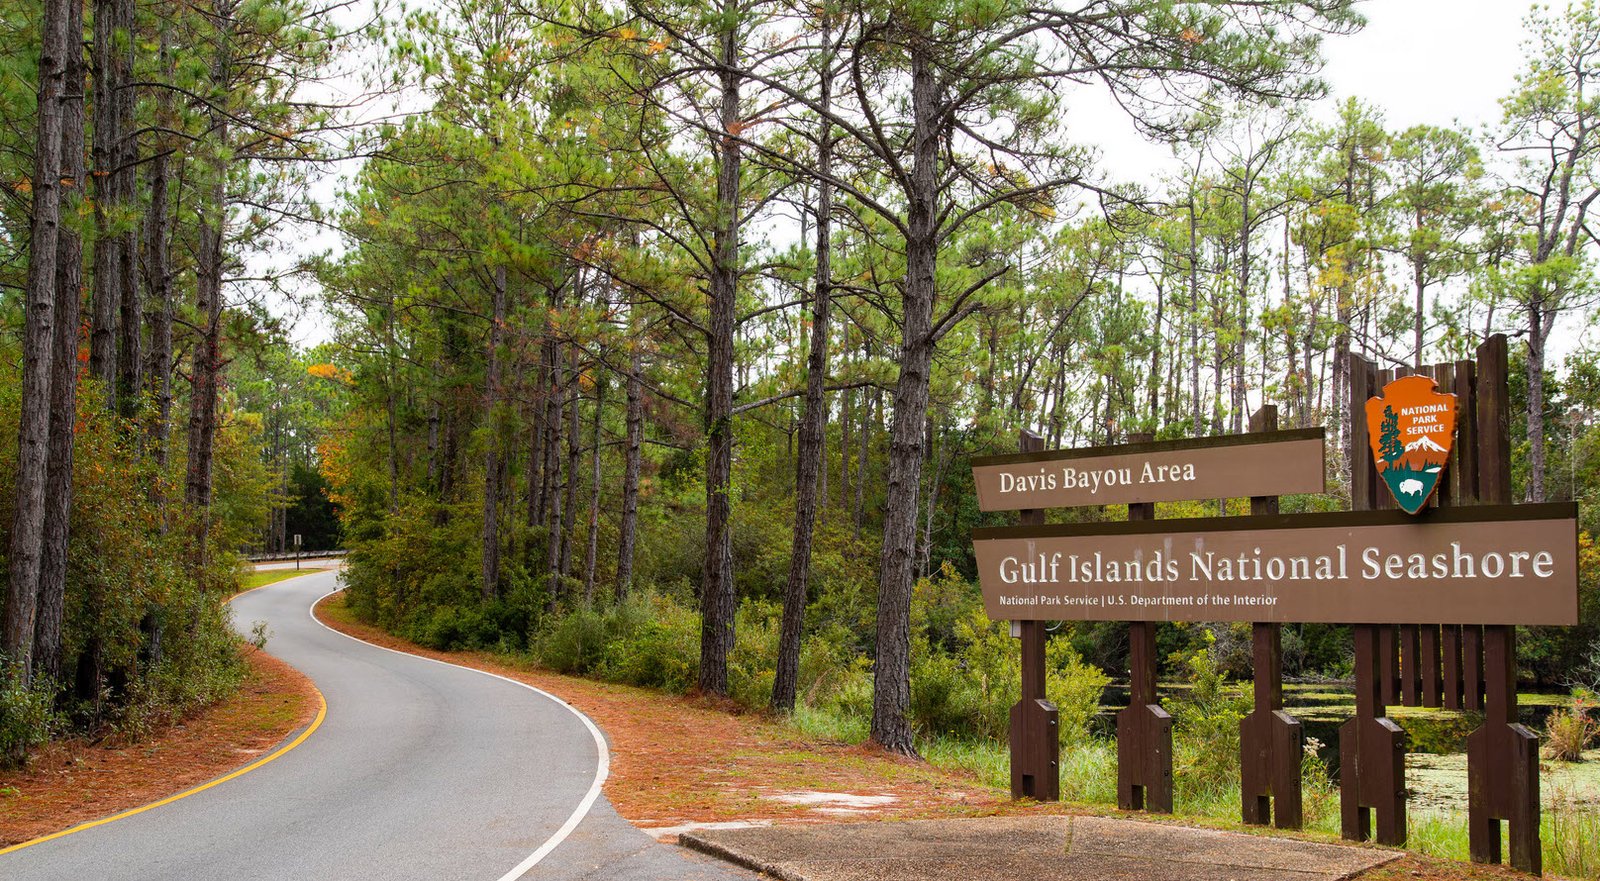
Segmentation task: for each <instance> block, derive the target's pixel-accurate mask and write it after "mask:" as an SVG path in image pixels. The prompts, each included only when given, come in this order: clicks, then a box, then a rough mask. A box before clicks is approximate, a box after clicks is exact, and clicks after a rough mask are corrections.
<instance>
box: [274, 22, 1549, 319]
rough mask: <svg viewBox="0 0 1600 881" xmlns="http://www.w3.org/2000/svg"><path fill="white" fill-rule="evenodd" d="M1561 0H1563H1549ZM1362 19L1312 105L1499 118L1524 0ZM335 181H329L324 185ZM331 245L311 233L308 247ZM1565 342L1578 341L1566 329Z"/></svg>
mask: <svg viewBox="0 0 1600 881" xmlns="http://www.w3.org/2000/svg"><path fill="white" fill-rule="evenodd" d="M1550 5H1553V6H1556V7H1561V6H1563V5H1564V3H1563V0H1555V2H1554V3H1552V4H1550ZM1359 8H1360V9H1361V10H1362V12H1363V13H1364V14H1365V15H1366V17H1367V20H1368V24H1367V27H1366V28H1365V29H1363V30H1362V31H1361V32H1359V33H1357V34H1355V35H1354V36H1349V37H1333V38H1329V39H1328V40H1326V41H1325V44H1324V56H1325V57H1326V59H1327V65H1326V67H1325V68H1324V71H1323V76H1324V79H1326V80H1327V82H1328V83H1329V85H1330V87H1331V89H1332V93H1333V94H1332V95H1331V97H1330V98H1329V99H1328V100H1326V101H1324V102H1322V105H1323V106H1321V107H1320V108H1318V109H1317V112H1318V114H1319V115H1326V114H1327V113H1328V112H1329V111H1330V110H1331V108H1332V107H1333V106H1334V104H1335V102H1338V101H1342V100H1343V99H1344V98H1346V97H1350V96H1355V97H1359V98H1362V99H1364V100H1366V101H1367V102H1369V103H1371V104H1373V105H1375V106H1377V107H1378V108H1380V109H1381V110H1382V112H1383V114H1384V117H1385V122H1386V124H1387V125H1388V127H1389V128H1391V129H1401V128H1405V127H1408V126H1411V125H1416V124H1419V123H1430V124H1434V125H1448V124H1451V123H1454V122H1459V123H1461V124H1464V125H1467V126H1470V127H1472V128H1474V129H1478V128H1482V127H1483V126H1485V125H1489V124H1493V123H1495V122H1497V121H1498V120H1499V116H1500V107H1499V103H1498V101H1499V98H1500V97H1501V96H1502V95H1504V94H1505V93H1506V92H1508V91H1509V90H1510V88H1511V86H1512V83H1513V79H1514V77H1515V75H1516V73H1517V71H1518V70H1519V69H1520V68H1521V66H1522V61H1521V59H1522V42H1523V39H1524V32H1523V27H1522V19H1523V17H1524V16H1525V15H1526V14H1527V12H1528V10H1529V8H1530V4H1528V3H1525V2H1521V0H1367V2H1362V3H1360V4H1359ZM1071 112H1072V113H1073V114H1075V118H1074V119H1073V120H1072V125H1071V132H1072V137H1073V139H1074V140H1075V141H1078V142H1082V143H1090V144H1094V145H1097V146H1099V147H1100V148H1101V151H1102V159H1103V161H1104V162H1105V165H1106V167H1107V170H1108V171H1109V172H1110V174H1111V176H1112V177H1113V178H1114V179H1116V180H1123V181H1151V182H1153V181H1154V180H1155V178H1156V177H1157V176H1158V175H1159V174H1160V172H1161V171H1163V170H1165V169H1167V168H1169V167H1170V166H1171V165H1172V163H1173V159H1172V156H1171V153H1170V151H1169V150H1168V148H1166V147H1164V146H1158V145H1155V144H1151V143H1149V142H1146V141H1144V140H1142V139H1141V138H1140V137H1139V135H1138V134H1137V133H1135V132H1134V130H1133V127H1132V125H1131V124H1130V123H1129V122H1128V120H1127V118H1126V117H1125V116H1124V115H1123V114H1122V112H1121V111H1120V110H1118V109H1117V108H1116V107H1115V106H1114V105H1112V103H1111V102H1110V100H1109V99H1108V98H1106V97H1105V96H1104V95H1103V94H1101V93H1098V92H1093V91H1089V92H1085V93H1084V94H1083V95H1082V97H1079V98H1076V99H1075V101H1074V103H1073V105H1072V107H1071ZM329 189H331V187H330V188H329ZM333 244H334V241H333V237H332V236H328V235H318V236H313V237H311V238H310V239H308V240H307V242H306V246H305V250H306V251H308V252H314V251H319V250H321V249H324V248H327V247H330V246H332V245H333ZM322 324H323V321H322V316H320V315H317V314H307V315H304V316H303V317H301V318H300V319H299V320H298V321H297V322H296V326H295V332H294V337H295V339H296V341H297V342H300V343H302V344H305V343H314V342H319V341H321V340H324V339H326V338H327V336H328V334H327V330H326V328H324V327H322V326H321V325H322ZM1561 342H1564V343H1565V344H1566V345H1564V346H1560V348H1562V349H1567V348H1568V347H1569V346H1573V345H1576V344H1578V340H1577V339H1576V338H1574V337H1571V336H1569V337H1568V339H1566V340H1563V341H1561Z"/></svg>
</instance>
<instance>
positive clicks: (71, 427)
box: [33, 0, 88, 682]
mask: <svg viewBox="0 0 1600 881" xmlns="http://www.w3.org/2000/svg"><path fill="white" fill-rule="evenodd" d="M81 33H83V4H82V2H81V0H69V11H68V13H67V34H68V35H69V39H68V45H67V58H66V72H67V79H66V86H65V91H64V93H63V95H62V106H61V110H62V113H61V182H62V192H61V209H62V214H63V215H64V216H65V217H67V218H69V221H68V222H67V223H65V224H63V225H62V227H61V229H60V231H59V233H58V235H57V239H56V282H55V284H56V289H55V297H56V308H55V313H56V314H55V340H54V342H53V345H54V347H55V351H54V354H53V355H52V356H51V360H52V365H51V374H52V375H51V379H50V444H49V458H50V464H49V466H48V470H47V474H46V483H45V515H44V540H43V546H42V554H43V557H42V559H41V561H40V568H39V609H38V619H37V620H36V622H35V624H34V631H33V632H34V638H33V642H34V656H33V669H34V675H36V676H38V677H40V678H41V679H43V680H45V681H47V682H54V681H59V680H60V679H61V672H62V661H63V658H62V625H63V622H64V620H65V618H66V605H67V552H68V545H67V542H68V539H69V527H70V524H71V520H72V442H73V437H74V434H75V432H76V429H77V412H78V317H79V316H78V310H79V305H80V303H81V299H80V298H81V296H82V292H83V237H82V235H81V233H80V232H79V230H78V227H77V225H76V223H75V222H74V221H75V219H76V218H77V216H78V207H79V205H80V203H81V202H82V201H83V176H84V167H83V122H84V119H83V92H84V77H85V75H86V74H87V72H88V65H87V64H86V63H85V61H84V58H83V51H82V47H81V46H80V45H79V44H78V43H77V42H75V41H73V40H72V39H71V35H74V34H81Z"/></svg>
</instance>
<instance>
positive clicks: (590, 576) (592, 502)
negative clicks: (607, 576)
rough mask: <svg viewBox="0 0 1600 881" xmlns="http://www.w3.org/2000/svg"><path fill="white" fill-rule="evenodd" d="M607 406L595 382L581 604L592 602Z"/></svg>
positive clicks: (598, 380) (598, 382) (603, 388)
mask: <svg viewBox="0 0 1600 881" xmlns="http://www.w3.org/2000/svg"><path fill="white" fill-rule="evenodd" d="M605 407H606V384H605V381H604V380H602V379H601V378H600V377H599V376H598V375H596V376H595V380H594V418H593V419H592V420H590V423H589V437H590V439H591V440H592V441H593V444H594V446H593V447H591V448H590V450H589V536H588V538H589V542H588V547H586V548H585V549H584V553H583V602H584V605H588V604H589V603H591V602H593V601H594V570H595V564H596V562H597V557H598V555H599V553H600V416H601V414H602V413H603V411H604V410H605Z"/></svg>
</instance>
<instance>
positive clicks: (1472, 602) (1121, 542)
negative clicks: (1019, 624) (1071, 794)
mask: <svg viewBox="0 0 1600 881" xmlns="http://www.w3.org/2000/svg"><path fill="white" fill-rule="evenodd" d="M973 550H974V552H975V553H976V555H977V562H978V577H979V581H980V582H981V584H982V586H983V601H984V606H985V608H986V609H987V611H988V613H989V617H990V618H993V619H996V620H1005V619H1013V620H1017V619H1020V620H1049V619H1061V620H1079V621H1264V622H1270V621H1305V622H1324V623H1332V624H1576V623H1578V527H1577V506H1576V505H1573V504H1571V503H1549V504H1541V505H1496V506H1467V507H1459V508H1445V509H1435V510H1433V511H1430V512H1429V513H1428V514H1426V515H1424V516H1422V517H1415V518H1414V517H1411V516H1409V515H1407V514H1404V513H1402V512H1400V511H1355V512H1342V513H1332V514H1295V515H1282V516H1279V515H1273V516H1264V517H1206V518H1196V519H1187V520H1140V521H1132V522H1124V523H1094V524H1083V525H1068V526H1032V527H1027V526H1021V527H1002V528H998V529H979V530H975V531H974V532H973Z"/></svg>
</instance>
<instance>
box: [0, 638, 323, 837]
mask: <svg viewBox="0 0 1600 881" xmlns="http://www.w3.org/2000/svg"><path fill="white" fill-rule="evenodd" d="M240 651H241V652H242V654H243V657H244V661H245V663H246V665H247V666H248V669H249V672H248V673H247V674H246V678H245V681H244V682H243V683H241V684H240V686H239V689H238V691H236V692H235V693H234V694H233V695H232V696H230V697H228V698H226V699H225V700H223V701H221V702H220V703H217V704H215V705H213V706H211V707H209V708H207V709H205V710H203V711H201V712H200V713H198V714H196V715H194V716H192V717H190V718H187V719H184V720H182V721H180V722H177V723H174V724H172V725H169V726H167V727H166V728H163V729H161V730H160V731H157V732H155V733H154V734H152V735H151V736H150V737H148V738H145V739H142V740H139V741H136V742H127V741H123V740H108V741H104V742H98V743H96V742H89V741H85V740H82V739H70V740H64V741H57V742H54V743H51V744H48V745H47V746H45V747H44V748H42V749H40V750H39V752H38V754H37V755H36V756H35V757H34V759H33V761H32V762H31V763H30V764H29V765H28V767H27V768H24V769H21V770H14V771H0V848H5V847H10V846H12V845H15V844H18V843H20V842H26V841H31V840H33V839H36V838H39V837H41V836H45V835H51V834H53V833H56V832H60V831H61V830H64V829H69V828H72V827H74V826H78V825H80V824H83V823H87V822H92V821H94V820H98V819H101V818H103V817H108V816H113V815H116V814H118V813H120V812H123V811H126V810H129V809H133V808H138V807H141V806H143V805H147V804H150V803H152V802H155V801H159V800H161V799H164V798H167V797H169V796H172V795H174V794H177V793H182V792H184V791H186V790H188V789H190V788H192V787H194V786H196V785H199V784H203V783H205V782H206V781H208V780H213V779H216V778H217V777H220V776H223V775H225V774H228V773H230V772H232V771H234V770H235V769H238V768H240V767H243V766H245V765H248V764H249V763H251V762H252V761H255V760H257V759H258V758H260V757H261V756H262V755H265V754H267V753H269V752H271V751H272V750H273V749H274V748H275V747H277V746H278V745H279V744H281V743H283V742H284V741H285V740H286V739H287V738H289V737H290V736H291V735H292V734H294V733H295V732H296V731H299V730H300V729H302V728H304V727H305V726H306V725H307V724H309V723H310V722H311V720H312V719H313V718H315V716H316V714H317V711H318V709H319V707H320V705H321V702H320V700H319V698H318V696H317V690H316V687H315V686H314V685H313V684H312V683H311V680H310V679H308V678H306V677H305V676H303V675H302V674H301V673H300V672H299V671H297V670H295V669H294V668H293V667H290V666H289V665H288V664H285V663H284V662H283V661H280V660H278V659H277V658H274V657H272V656H271V655H269V654H267V653H265V652H263V651H260V650H258V649H255V648H253V647H249V646H243V645H241V648H240Z"/></svg>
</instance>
